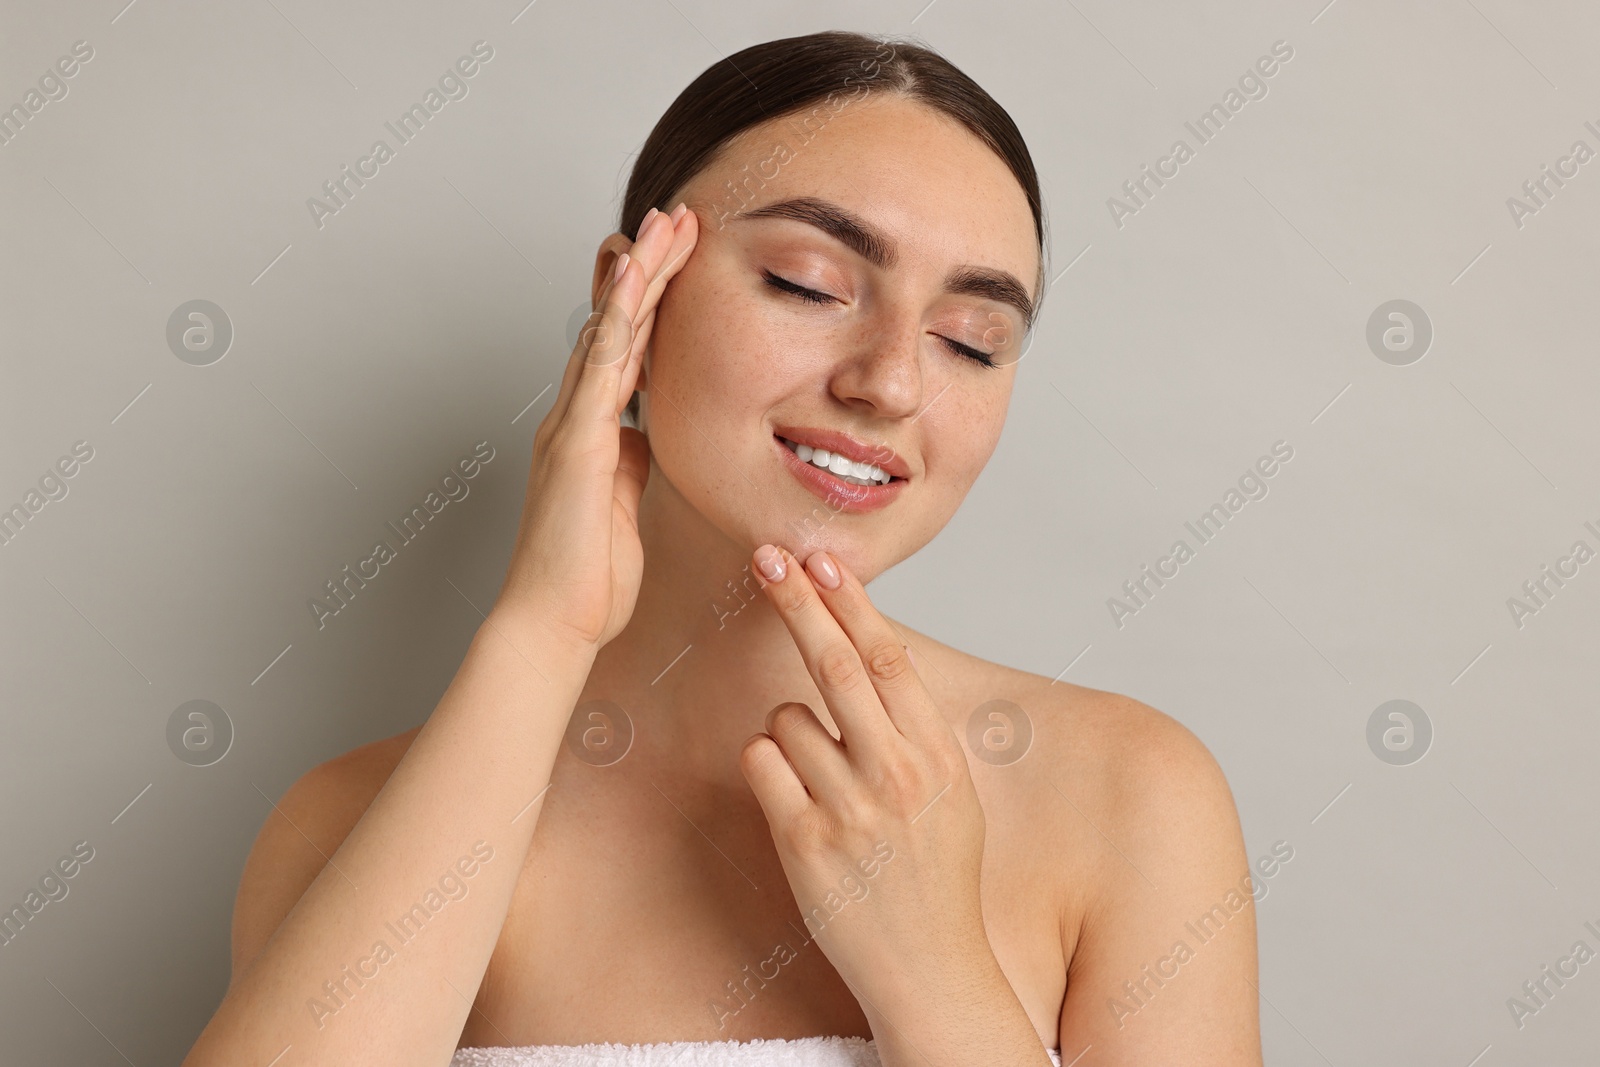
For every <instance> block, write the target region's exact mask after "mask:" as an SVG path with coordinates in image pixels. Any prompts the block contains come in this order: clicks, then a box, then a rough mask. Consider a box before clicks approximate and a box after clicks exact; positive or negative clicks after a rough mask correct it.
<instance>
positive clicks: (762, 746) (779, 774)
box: [739, 734, 814, 839]
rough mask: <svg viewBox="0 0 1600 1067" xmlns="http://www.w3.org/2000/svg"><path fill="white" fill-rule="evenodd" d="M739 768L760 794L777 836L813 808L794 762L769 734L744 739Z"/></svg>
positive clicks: (786, 831) (762, 809)
mask: <svg viewBox="0 0 1600 1067" xmlns="http://www.w3.org/2000/svg"><path fill="white" fill-rule="evenodd" d="M739 769H740V770H742V771H743V772H744V779H745V781H747V782H749V783H750V791H751V792H752V793H754V794H755V795H756V801H757V802H758V803H759V804H760V805H761V811H762V813H763V814H764V815H766V817H767V825H768V826H770V827H771V828H772V831H773V837H774V839H776V838H777V837H778V835H779V834H780V833H784V834H786V833H788V831H789V828H790V827H792V826H793V825H794V824H795V821H796V820H798V819H799V818H801V817H802V816H803V815H805V813H806V812H807V811H809V810H810V809H811V806H812V804H813V803H814V801H813V800H812V799H811V796H810V794H809V793H807V792H806V787H805V784H804V783H803V782H801V781H800V776H799V775H797V774H796V773H795V769H794V765H793V764H791V763H790V762H789V759H788V757H787V756H785V755H784V754H783V749H782V748H781V747H779V745H778V743H777V742H776V741H774V740H773V739H772V738H771V737H769V736H768V735H766V734H756V735H755V736H754V737H752V738H751V739H750V740H748V741H746V742H745V743H744V748H743V749H741V750H740V752H739Z"/></svg>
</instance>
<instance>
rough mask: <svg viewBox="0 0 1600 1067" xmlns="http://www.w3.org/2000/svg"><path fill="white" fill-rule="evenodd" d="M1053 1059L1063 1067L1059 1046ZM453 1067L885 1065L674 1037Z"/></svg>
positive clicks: (808, 1049) (801, 1046) (500, 1051)
mask: <svg viewBox="0 0 1600 1067" xmlns="http://www.w3.org/2000/svg"><path fill="white" fill-rule="evenodd" d="M1046 1051H1048V1052H1049V1053H1050V1062H1051V1063H1053V1064H1055V1067H1061V1057H1060V1055H1058V1054H1057V1052H1056V1050H1055V1049H1047V1050H1046ZM450 1067H881V1063H880V1061H879V1059H878V1046H877V1043H876V1042H874V1041H872V1040H870V1039H868V1038H862V1037H798V1038H792V1039H790V1038H781V1037H778V1038H755V1039H754V1040H751V1041H743V1042H741V1041H671V1042H657V1043H654V1044H648V1045H620V1044H615V1043H610V1042H607V1043H605V1044H593V1045H521V1046H518V1047H515V1048H507V1047H498V1046H496V1047H490V1048H458V1049H456V1054H455V1056H454V1057H453V1058H452V1059H451V1060H450Z"/></svg>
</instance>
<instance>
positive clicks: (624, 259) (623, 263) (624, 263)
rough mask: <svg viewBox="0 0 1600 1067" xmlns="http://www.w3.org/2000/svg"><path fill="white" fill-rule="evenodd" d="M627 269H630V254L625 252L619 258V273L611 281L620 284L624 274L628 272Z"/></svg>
mask: <svg viewBox="0 0 1600 1067" xmlns="http://www.w3.org/2000/svg"><path fill="white" fill-rule="evenodd" d="M627 269H628V253H626V252H624V253H622V255H620V256H618V257H617V273H616V274H615V275H614V276H613V277H612V279H611V280H612V281H616V282H620V281H621V280H622V272H623V271H625V270H627Z"/></svg>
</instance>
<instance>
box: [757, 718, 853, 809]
mask: <svg viewBox="0 0 1600 1067" xmlns="http://www.w3.org/2000/svg"><path fill="white" fill-rule="evenodd" d="M767 734H768V736H770V737H771V738H772V739H773V740H774V741H776V742H778V746H779V747H780V748H782V749H783V754H784V755H785V756H787V757H789V764H790V766H792V767H793V768H794V771H795V774H796V775H798V776H799V778H800V781H801V783H802V784H803V785H804V786H805V787H806V792H808V793H810V794H811V796H812V798H813V799H815V800H817V801H819V802H821V803H824V804H830V805H831V804H834V803H836V802H837V801H838V800H839V799H840V798H841V797H842V796H843V795H844V793H845V791H846V790H847V789H849V788H850V786H851V784H852V783H853V782H854V781H855V773H854V772H853V771H852V770H851V769H850V760H849V758H848V757H847V756H846V755H845V751H844V748H843V746H841V745H840V744H839V742H838V741H836V740H834V737H833V735H832V734H830V733H829V732H828V729H827V727H825V726H823V725H822V720H820V719H818V718H817V715H816V713H815V712H814V711H812V710H811V709H810V708H809V707H807V706H806V705H804V704H801V703H798V702H797V701H792V700H791V701H789V702H787V703H784V704H779V705H778V706H777V707H775V708H773V709H772V710H771V711H769V712H767Z"/></svg>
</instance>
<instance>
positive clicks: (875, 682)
mask: <svg viewBox="0 0 1600 1067" xmlns="http://www.w3.org/2000/svg"><path fill="white" fill-rule="evenodd" d="M805 565H806V573H807V574H809V575H811V576H812V578H813V582H812V584H813V585H814V586H815V587H816V590H817V594H818V596H820V597H821V598H822V602H823V603H824V604H826V605H827V606H828V611H829V612H830V613H831V614H832V615H833V618H834V620H835V621H836V622H838V624H839V627H840V629H842V630H843V631H844V632H845V635H846V636H847V637H849V639H850V643H851V645H853V646H854V647H855V649H856V652H857V653H858V654H859V655H860V656H861V664H862V667H863V668H864V669H865V671H866V675H867V679H868V681H870V682H871V684H872V688H873V690H874V691H876V692H877V694H878V698H879V700H881V701H882V703H883V708H884V711H885V712H887V713H888V715H889V720H890V721H891V722H893V723H894V725H895V727H896V729H898V730H899V731H900V732H901V733H902V734H904V735H905V736H907V737H914V736H917V731H918V730H920V729H922V728H924V727H926V726H928V725H930V724H931V723H933V722H934V721H935V720H937V722H938V723H939V725H940V726H944V725H945V722H944V719H943V718H942V717H940V715H939V713H938V710H937V707H936V706H935V704H934V702H933V697H932V695H931V694H930V693H929V692H928V689H927V687H926V686H925V685H923V683H922V677H921V675H919V674H918V673H917V670H916V665H915V664H914V663H912V661H911V653H910V650H908V649H907V648H906V646H905V645H904V644H902V643H901V641H900V635H899V634H898V633H897V632H895V628H894V627H893V626H892V625H890V623H889V620H888V619H886V618H884V617H883V613H882V612H880V611H879V610H878V608H877V606H876V605H875V604H873V603H872V598H871V597H870V596H868V595H867V589H866V586H864V585H862V584H861V582H860V580H859V579H857V578H856V576H855V575H854V574H852V573H851V572H850V569H849V568H848V567H846V566H845V565H844V562H843V561H842V560H840V559H838V558H837V557H835V556H834V555H832V554H831V553H829V552H828V551H826V550H825V549H818V550H817V551H815V552H813V553H811V554H810V555H809V556H807V557H806V564H805ZM830 586H831V588H830Z"/></svg>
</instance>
